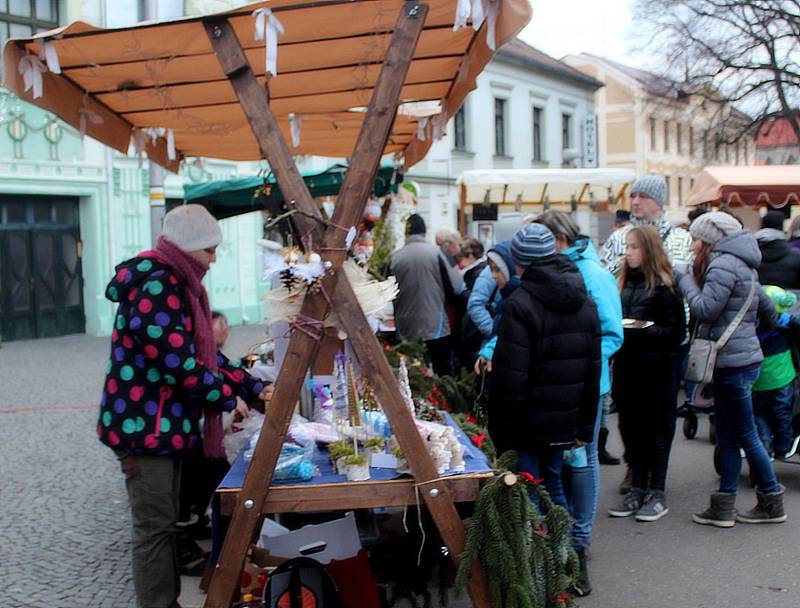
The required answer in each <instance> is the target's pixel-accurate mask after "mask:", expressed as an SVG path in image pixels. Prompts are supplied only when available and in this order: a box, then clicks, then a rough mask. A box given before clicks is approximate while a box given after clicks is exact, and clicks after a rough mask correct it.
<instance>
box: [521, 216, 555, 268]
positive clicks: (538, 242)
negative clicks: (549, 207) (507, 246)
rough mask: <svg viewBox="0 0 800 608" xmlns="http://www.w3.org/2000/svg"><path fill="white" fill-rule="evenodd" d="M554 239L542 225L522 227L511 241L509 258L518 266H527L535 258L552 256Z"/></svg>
mask: <svg viewBox="0 0 800 608" xmlns="http://www.w3.org/2000/svg"><path fill="white" fill-rule="evenodd" d="M555 252H556V238H555V237H554V236H553V233H552V232H550V230H548V229H547V227H546V226H543V225H542V224H528V225H527V226H523V227H522V228H520V229H519V230H517V233H516V234H515V235H514V238H513V239H511V258H512V259H513V260H514V263H515V264H517V265H518V266H523V267H526V266H529V265H530V263H531V262H533V261H534V260H535V259H536V258H543V257H545V256H548V255H553V254H554V253H555Z"/></svg>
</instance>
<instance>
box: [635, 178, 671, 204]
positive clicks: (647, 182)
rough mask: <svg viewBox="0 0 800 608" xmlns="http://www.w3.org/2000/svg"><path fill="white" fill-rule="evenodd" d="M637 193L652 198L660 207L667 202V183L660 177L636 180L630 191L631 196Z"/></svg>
mask: <svg viewBox="0 0 800 608" xmlns="http://www.w3.org/2000/svg"><path fill="white" fill-rule="evenodd" d="M637 192H639V193H640V194H646V195H647V196H649V197H650V198H652V199H653V200H654V201H655V202H657V203H658V206H659V207H663V206H664V203H666V202H667V182H665V181H664V178H663V177H661V176H660V175H645V176H644V177H640V178H638V179H636V180H634V182H633V183H632V184H631V189H630V193H631V196H633V195H634V194H636V193H637Z"/></svg>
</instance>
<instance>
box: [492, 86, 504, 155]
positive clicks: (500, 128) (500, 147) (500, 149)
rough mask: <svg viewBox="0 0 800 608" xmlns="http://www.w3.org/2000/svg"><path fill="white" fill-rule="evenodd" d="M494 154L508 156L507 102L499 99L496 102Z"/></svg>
mask: <svg viewBox="0 0 800 608" xmlns="http://www.w3.org/2000/svg"><path fill="white" fill-rule="evenodd" d="M494 153H495V154H496V155H497V156H505V155H506V100H505V99H500V98H499V97H495V100H494Z"/></svg>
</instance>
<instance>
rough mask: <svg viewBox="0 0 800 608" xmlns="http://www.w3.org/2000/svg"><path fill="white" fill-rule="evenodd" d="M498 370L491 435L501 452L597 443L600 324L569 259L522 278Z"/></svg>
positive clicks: (507, 313) (544, 262)
mask: <svg viewBox="0 0 800 608" xmlns="http://www.w3.org/2000/svg"><path fill="white" fill-rule="evenodd" d="M492 366H493V371H492V390H491V394H490V396H489V433H490V434H491V436H492V439H493V440H494V442H495V443H496V444H497V446H498V448H499V449H500V450H501V451H502V450H507V449H516V450H536V449H540V448H547V447H552V446H557V447H567V446H569V445H571V444H572V442H573V440H574V439H575V438H576V437H577V438H578V439H581V440H583V441H586V442H589V441H591V439H592V429H593V427H594V421H595V417H596V416H597V403H598V398H599V392H600V321H599V320H598V318H597V309H596V308H595V305H594V302H593V301H592V299H591V298H590V297H588V295H587V293H586V288H585V286H584V283H583V278H582V277H581V274H580V272H579V271H578V267H577V266H576V265H575V263H574V262H572V261H571V260H570V259H569V258H567V257H566V256H564V255H561V254H556V255H552V256H548V257H544V258H541V259H539V260H537V261H536V262H534V263H533V264H532V265H531V266H530V267H529V268H528V269H527V270H526V271H525V273H524V274H523V275H522V284H521V287H520V289H517V290H516V291H515V292H514V293H513V294H512V295H511V296H510V297H509V299H508V300H507V302H506V304H505V305H504V308H503V317H502V320H501V322H500V327H499V331H498V340H497V347H496V348H495V351H494V357H493V359H492Z"/></svg>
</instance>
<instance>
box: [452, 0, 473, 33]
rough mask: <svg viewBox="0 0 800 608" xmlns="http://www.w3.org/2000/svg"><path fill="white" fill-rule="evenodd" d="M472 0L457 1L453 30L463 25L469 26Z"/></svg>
mask: <svg viewBox="0 0 800 608" xmlns="http://www.w3.org/2000/svg"><path fill="white" fill-rule="evenodd" d="M470 1H471V0H458V2H457V3H456V16H455V19H453V31H454V32H455V31H457V30H460V29H461V28H462V27H467V20H468V19H469V15H470V12H471V7H470Z"/></svg>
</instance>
